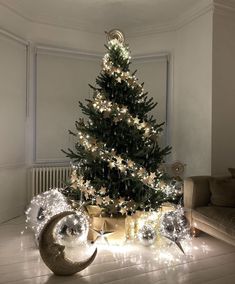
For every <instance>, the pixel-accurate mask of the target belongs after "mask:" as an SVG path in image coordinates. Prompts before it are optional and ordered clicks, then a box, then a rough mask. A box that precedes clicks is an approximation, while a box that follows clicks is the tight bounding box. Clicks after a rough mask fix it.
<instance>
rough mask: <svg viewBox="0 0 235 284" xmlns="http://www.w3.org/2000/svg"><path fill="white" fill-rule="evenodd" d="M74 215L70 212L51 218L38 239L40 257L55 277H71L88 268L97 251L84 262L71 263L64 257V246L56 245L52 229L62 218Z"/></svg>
mask: <svg viewBox="0 0 235 284" xmlns="http://www.w3.org/2000/svg"><path fill="white" fill-rule="evenodd" d="M71 214H75V212H72V211H65V212H62V213H59V214H57V215H55V216H53V217H52V218H51V219H50V220H49V221H48V222H47V224H46V225H45V226H44V228H43V230H42V231H41V234H40V237H39V251H40V255H41V257H42V259H43V261H44V262H45V264H46V265H47V266H48V268H49V269H50V270H51V271H52V272H54V274H55V275H63V276H66V275H67V276H68V275H73V274H75V273H77V272H79V271H81V270H83V269H85V268H86V267H88V266H89V265H90V264H91V263H92V262H93V260H94V259H95V257H96V254H97V249H95V251H94V253H93V254H92V255H91V256H90V257H89V258H88V259H86V260H84V261H81V262H73V261H71V260H70V259H68V258H66V256H65V251H64V250H65V246H63V245H60V244H58V243H56V240H55V236H54V229H55V226H56V224H57V223H58V222H59V221H60V220H61V219H62V218H64V217H66V216H69V215H71Z"/></svg>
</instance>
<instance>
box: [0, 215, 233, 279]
mask: <svg viewBox="0 0 235 284" xmlns="http://www.w3.org/2000/svg"><path fill="white" fill-rule="evenodd" d="M23 229H24V219H23V218H22V217H20V218H16V219H14V220H11V221H9V222H7V223H4V224H1V225H0V240H1V242H0V283H30V284H34V283H35V284H36V283H47V284H53V283H56V284H60V283H79V284H85V283H87V284H88V283H93V284H99V283H102V284H104V283H113V284H125V283H128V284H132V283H134V284H139V283H141V284H142V283H144V284H148V283H153V284H156V283H159V284H160V283H161V284H163V283H172V284H173V283H174V284H176V283H190V284H196V283H198V284H199V283H200V284H202V283H213V284H215V283H216V284H221V283H223V284H229V283H231V284H232V283H235V247H233V246H231V245H228V244H226V243H224V242H221V241H219V240H217V239H215V238H213V237H210V236H208V235H206V234H203V235H202V236H201V237H200V238H196V239H193V240H191V242H187V243H183V247H184V250H185V253H186V255H183V254H182V252H181V251H180V250H179V249H178V248H177V247H176V246H175V245H173V244H172V245H171V246H170V247H168V248H165V249H164V244H163V243H160V242H157V244H156V245H155V247H143V246H137V245H128V244H127V245H125V246H122V247H117V246H116V247H114V246H113V247H112V246H109V247H108V246H107V245H103V244H102V243H100V244H97V246H98V255H97V257H96V259H95V261H94V262H93V263H92V264H91V265H90V266H89V267H88V268H87V269H85V270H83V271H82V272H80V273H78V274H76V275H74V276H70V277H59V276H54V275H53V274H52V273H51V272H50V270H49V269H48V268H47V267H46V266H45V265H44V263H43V261H42V260H41V258H40V255H39V252H38V249H37V248H36V246H35V242H34V239H33V235H32V234H31V233H30V232H29V231H26V232H25V233H24V234H23V235H21V231H22V230H23ZM158 246H161V249H160V250H159V248H158ZM93 249H94V247H89V248H88V249H86V251H85V252H84V251H80V250H79V249H77V250H72V251H70V250H68V254H70V257H71V258H74V259H75V258H77V259H79V258H81V255H83V257H85V256H84V255H85V254H89V253H91V251H93Z"/></svg>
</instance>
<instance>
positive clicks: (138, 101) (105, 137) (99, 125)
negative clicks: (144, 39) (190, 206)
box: [64, 30, 176, 214]
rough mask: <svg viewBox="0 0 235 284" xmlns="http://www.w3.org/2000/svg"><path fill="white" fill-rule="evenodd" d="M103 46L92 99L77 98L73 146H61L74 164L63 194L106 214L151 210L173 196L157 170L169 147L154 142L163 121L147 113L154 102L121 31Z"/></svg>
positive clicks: (160, 130)
mask: <svg viewBox="0 0 235 284" xmlns="http://www.w3.org/2000/svg"><path fill="white" fill-rule="evenodd" d="M106 48H107V51H108V52H107V54H105V55H104V57H103V61H102V70H101V72H100V74H99V75H98V77H97V79H96V85H95V86H91V85H90V87H91V88H92V89H93V90H94V95H93V99H92V100H89V99H88V100H87V104H86V105H84V104H83V103H81V102H79V105H80V107H81V109H82V112H83V113H84V115H85V116H86V118H87V119H86V118H85V119H84V118H80V119H79V120H78V121H76V122H75V126H76V131H73V132H72V131H70V134H71V135H73V136H75V140H76V143H75V147H74V149H68V150H67V151H64V152H65V153H66V155H67V157H69V158H70V159H71V160H72V162H73V165H75V166H76V167H75V168H74V170H73V174H72V177H71V184H70V188H68V189H67V194H70V195H72V196H73V198H74V196H76V198H78V199H82V200H83V201H85V202H87V203H90V204H93V205H98V206H100V207H101V208H103V209H104V210H105V212H106V213H109V214H116V213H117V214H120V213H121V214H129V213H133V212H135V211H136V210H151V209H154V210H155V209H157V208H158V207H159V206H160V205H161V204H162V203H163V202H165V201H172V200H174V198H175V196H176V193H175V190H174V188H173V187H172V186H169V185H168V182H167V177H166V175H165V174H164V173H163V172H162V171H161V170H160V169H161V165H162V163H163V162H164V159H165V157H166V155H168V154H169V153H170V147H169V146H166V147H164V148H161V147H160V146H159V142H158V138H159V135H161V132H162V131H163V125H164V123H163V122H158V121H156V119H154V118H153V116H150V115H149V112H150V111H151V110H152V109H153V108H154V107H155V106H156V105H157V103H154V102H153V98H148V96H147V95H148V93H147V92H145V91H144V84H143V83H139V81H138V79H137V77H136V76H135V74H136V72H134V73H131V71H130V63H131V56H130V52H129V47H128V46H127V45H126V44H125V43H124V37H123V34H122V33H120V32H119V31H117V30H115V31H114V30H113V31H111V32H109V34H108V44H107V46H106Z"/></svg>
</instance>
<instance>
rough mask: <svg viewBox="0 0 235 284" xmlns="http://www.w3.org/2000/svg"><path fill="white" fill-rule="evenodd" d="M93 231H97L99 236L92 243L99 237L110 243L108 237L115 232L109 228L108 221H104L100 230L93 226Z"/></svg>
mask: <svg viewBox="0 0 235 284" xmlns="http://www.w3.org/2000/svg"><path fill="white" fill-rule="evenodd" d="M92 231H94V232H96V233H97V237H96V238H95V240H94V241H92V242H91V243H92V244H94V243H95V242H96V241H97V240H98V239H104V240H105V241H106V243H107V244H108V245H109V241H108V239H107V237H108V236H109V235H111V234H113V233H114V231H111V230H107V221H104V223H103V225H102V227H101V229H100V230H97V229H93V228H92Z"/></svg>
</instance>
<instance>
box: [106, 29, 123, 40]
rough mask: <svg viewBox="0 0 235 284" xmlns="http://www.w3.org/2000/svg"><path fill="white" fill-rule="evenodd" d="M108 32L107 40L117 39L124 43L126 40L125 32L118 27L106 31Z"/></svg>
mask: <svg viewBox="0 0 235 284" xmlns="http://www.w3.org/2000/svg"><path fill="white" fill-rule="evenodd" d="M106 34H107V40H108V41H110V40H112V39H117V40H118V41H119V42H120V43H124V41H125V36H124V34H123V32H121V31H120V30H117V29H113V30H111V31H109V32H106Z"/></svg>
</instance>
